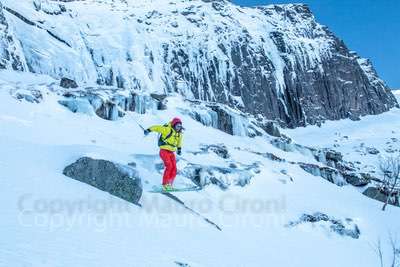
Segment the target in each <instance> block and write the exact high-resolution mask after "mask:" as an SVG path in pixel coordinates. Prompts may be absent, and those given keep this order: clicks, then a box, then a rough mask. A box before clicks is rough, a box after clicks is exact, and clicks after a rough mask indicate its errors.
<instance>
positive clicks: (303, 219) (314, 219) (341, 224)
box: [286, 212, 361, 239]
mask: <svg viewBox="0 0 400 267" xmlns="http://www.w3.org/2000/svg"><path fill="white" fill-rule="evenodd" d="M304 223H311V224H313V226H315V225H319V227H321V228H327V227H328V228H327V229H328V230H329V231H331V232H334V233H337V234H339V235H342V236H349V237H351V238H354V239H358V238H359V237H360V234H361V231H360V229H359V227H358V225H357V224H355V223H354V222H353V220H352V219H351V218H346V219H345V220H339V219H336V218H334V217H331V216H328V215H326V214H325V213H322V212H315V213H313V214H303V215H301V216H300V218H299V219H298V220H297V221H292V222H289V223H288V224H287V225H286V226H287V227H295V226H297V225H299V224H304Z"/></svg>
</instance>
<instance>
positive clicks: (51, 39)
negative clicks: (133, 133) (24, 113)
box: [0, 0, 396, 127]
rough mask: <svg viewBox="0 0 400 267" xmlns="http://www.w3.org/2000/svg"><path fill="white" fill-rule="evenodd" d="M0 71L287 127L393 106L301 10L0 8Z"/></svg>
mask: <svg viewBox="0 0 400 267" xmlns="http://www.w3.org/2000/svg"><path fill="white" fill-rule="evenodd" d="M1 3H2V8H1V9H0V22H1V25H2V27H1V29H0V34H1V36H0V37H1V42H0V49H1V51H2V53H1V54H0V55H1V58H0V62H1V64H0V68H4V67H6V68H12V69H24V70H26V71H31V72H35V73H42V74H47V75H50V76H52V77H53V78H56V79H59V78H61V77H64V76H65V77H68V78H72V79H74V80H76V81H78V83H80V84H82V83H87V84H89V85H92V84H96V83H97V84H100V85H114V86H118V87H123V88H126V89H135V90H142V91H145V92H158V93H171V92H178V93H180V94H181V95H184V96H185V97H187V98H191V99H194V98H195V99H199V100H206V101H216V102H219V103H226V104H229V105H230V106H231V107H235V108H238V109H241V110H242V111H245V112H248V113H252V114H254V115H259V116H264V117H265V118H266V119H274V120H277V121H279V122H280V123H281V124H283V125H286V126H289V127H295V126H299V125H306V124H308V123H311V124H316V123H320V122H321V121H323V120H325V119H341V118H353V119H354V118H357V117H358V116H360V115H367V114H378V113H381V112H384V111H387V110H389V109H390V108H391V107H393V106H395V105H396V100H395V99H394V97H393V95H392V94H391V93H390V91H389V90H388V88H387V87H386V85H385V84H384V82H383V81H382V80H380V79H379V77H378V76H377V74H376V72H375V71H374V69H373V67H372V65H371V63H370V62H369V61H367V60H365V59H362V58H359V57H358V56H357V54H355V53H354V52H351V51H349V50H348V49H347V47H346V46H345V45H344V43H343V42H342V41H341V40H339V39H338V38H336V37H335V36H334V35H333V34H332V33H331V32H330V31H329V30H328V29H327V28H326V27H324V26H322V25H320V24H318V23H317V22H316V21H315V19H314V17H313V15H312V13H311V11H310V10H309V9H308V7H307V6H305V5H301V4H296V5H274V6H265V7H257V8H245V7H239V6H236V5H234V4H232V3H230V2H228V1H225V0H219V1H208V0H194V1H185V0H182V1H169V0H157V1H153V0H144V1H134V0H129V1H125V0H115V1H114V0H101V1H100V0H90V1H67V2H66V3H58V2H55V1H50V0H34V1H31V0H21V1H14V0H2V1H1Z"/></svg>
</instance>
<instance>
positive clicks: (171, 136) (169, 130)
mask: <svg viewBox="0 0 400 267" xmlns="http://www.w3.org/2000/svg"><path fill="white" fill-rule="evenodd" d="M149 130H150V131H152V132H157V133H159V134H160V138H159V139H158V146H159V147H160V149H166V150H169V151H176V149H177V148H180V147H182V133H178V132H177V131H175V129H174V128H173V127H172V125H171V123H167V124H164V125H154V126H151V127H150V128H149Z"/></svg>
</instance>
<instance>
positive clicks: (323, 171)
mask: <svg viewBox="0 0 400 267" xmlns="http://www.w3.org/2000/svg"><path fill="white" fill-rule="evenodd" d="M299 166H300V167H301V168H302V169H303V170H305V171H306V172H308V173H310V174H312V175H315V176H320V177H323V178H324V179H326V180H328V181H329V182H331V183H334V184H336V185H338V186H343V185H346V184H347V182H346V180H345V179H344V177H343V176H342V174H341V173H340V172H339V171H338V170H336V169H334V168H330V167H321V166H319V165H316V164H311V163H299Z"/></svg>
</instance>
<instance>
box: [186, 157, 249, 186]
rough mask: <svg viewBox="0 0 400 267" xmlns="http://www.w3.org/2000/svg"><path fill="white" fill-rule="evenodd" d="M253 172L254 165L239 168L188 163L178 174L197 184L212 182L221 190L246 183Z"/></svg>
mask: <svg viewBox="0 0 400 267" xmlns="http://www.w3.org/2000/svg"><path fill="white" fill-rule="evenodd" d="M255 172H257V166H255V165H254V166H248V168H243V169H239V168H225V167H219V166H207V165H200V164H191V163H190V164H188V165H187V166H186V167H185V168H184V169H183V170H181V171H180V172H179V174H181V175H183V176H185V177H187V178H189V179H190V180H192V182H194V183H195V184H197V185H198V186H201V187H204V186H206V185H209V184H214V185H217V186H218V187H219V188H221V189H222V190H226V189H228V187H229V186H231V185H238V186H245V185H247V184H248V183H250V180H251V178H253V176H254V173H255Z"/></svg>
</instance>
